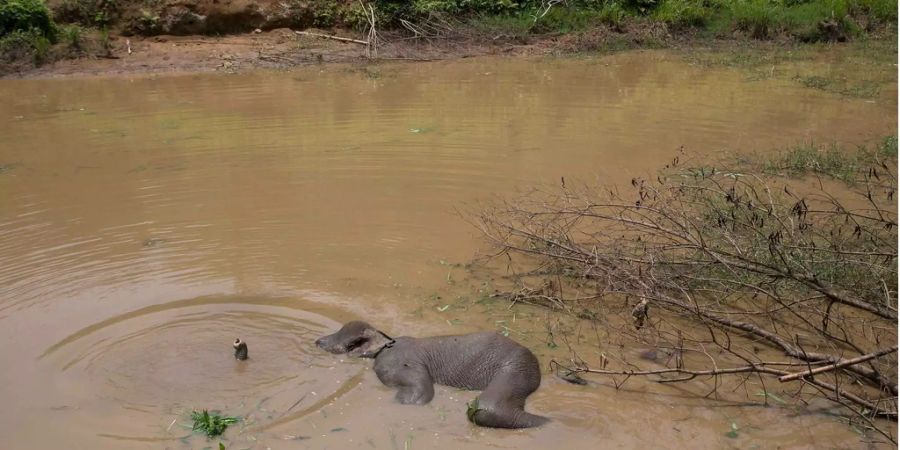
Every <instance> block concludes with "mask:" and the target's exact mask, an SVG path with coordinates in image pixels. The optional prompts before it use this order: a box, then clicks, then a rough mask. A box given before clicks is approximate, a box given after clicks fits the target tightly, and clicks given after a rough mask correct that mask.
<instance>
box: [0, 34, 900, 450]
mask: <svg viewBox="0 0 900 450" xmlns="http://www.w3.org/2000/svg"><path fill="white" fill-rule="evenodd" d="M0 98H2V99H3V102H2V104H0V165H2V166H0V167H2V169H0V343H2V344H0V361H2V366H3V369H2V371H0V386H2V389H0V405H2V408H0V448H4V449H31V448H201V447H204V446H207V445H210V446H217V441H215V440H214V441H209V442H207V441H206V440H205V438H203V437H201V436H198V435H194V436H191V433H190V430H189V429H186V428H185V426H186V425H188V422H189V419H188V417H187V416H188V414H189V412H190V411H191V410H192V409H199V408H211V409H218V410H222V411H224V412H227V413H231V414H235V415H241V416H243V417H245V421H244V422H243V423H242V424H240V425H236V426H234V427H232V428H231V429H229V431H228V433H226V440H225V442H227V444H228V446H229V448H398V449H399V448H403V449H409V448H435V449H437V448H448V449H449V448H548V447H549V448H598V447H611V448H723V447H740V448H813V447H815V448H830V447H841V448H845V447H857V446H860V445H862V444H861V441H860V436H859V435H858V434H857V433H855V432H854V430H853V429H852V428H850V427H848V426H846V424H843V423H842V422H841V421H840V420H839V419H837V418H835V417H833V416H830V415H827V414H821V413H817V412H816V411H815V410H808V409H796V408H773V407H761V406H759V405H758V403H759V402H758V401H756V402H754V401H753V400H758V399H753V398H752V395H751V398H750V399H749V400H750V401H748V402H746V403H740V402H737V403H736V402H723V401H715V400H704V399H700V398H697V397H696V396H695V395H693V394H692V393H691V392H688V391H687V390H685V389H682V388H680V387H677V386H675V387H671V386H669V387H660V386H656V385H652V384H648V383H640V382H636V383H633V384H629V385H628V388H627V389H624V390H618V391H617V390H615V389H614V388H613V387H612V386H611V384H609V383H607V382H604V381H603V380H599V381H601V382H600V383H598V384H595V385H592V386H588V387H580V386H572V385H568V384H565V383H563V382H561V381H559V380H557V379H555V378H553V377H550V376H547V377H546V378H545V379H544V382H543V385H542V387H541V389H540V390H539V391H538V392H537V393H535V394H534V395H533V396H532V397H531V398H530V400H529V403H528V408H529V409H530V410H532V411H534V412H537V413H540V414H543V415H546V416H548V417H551V418H552V419H553V422H552V423H551V424H550V425H548V426H546V427H544V428H541V429H536V430H521V431H508V430H488V429H481V428H477V427H473V426H471V425H470V424H468V423H467V422H466V420H465V402H466V401H468V400H471V399H472V398H474V397H475V395H476V394H477V393H474V392H461V391H457V390H455V389H450V388H439V389H438V390H437V395H436V398H435V401H433V402H432V403H431V404H430V405H427V406H421V407H415V406H401V405H397V404H396V403H394V402H393V401H392V392H391V391H390V390H389V389H387V388H385V387H383V386H381V384H380V383H379V382H378V381H377V379H376V377H375V376H374V374H373V372H372V370H371V368H370V367H369V366H370V363H369V362H367V361H345V360H343V359H342V358H340V357H334V356H332V355H327V354H323V352H321V351H318V350H317V349H315V348H314V346H313V344H312V342H313V340H314V339H315V337H317V336H319V335H321V334H324V333H325V332H326V331H328V330H331V329H334V328H335V327H336V326H338V324H339V323H340V322H343V321H346V320H350V319H358V318H366V319H368V320H369V321H371V322H372V323H374V324H376V325H377V326H379V327H380V328H382V329H383V330H385V331H387V332H388V333H390V334H397V335H399V334H407V335H429V334H432V335H433V334H444V333H454V332H469V331H475V330H484V329H500V328H502V327H509V326H510V323H516V325H515V328H516V329H522V330H540V329H542V327H543V321H544V320H545V319H546V316H545V315H544V313H543V312H541V311H536V310H528V309H518V312H515V311H513V312H510V310H507V308H506V307H505V305H499V306H496V305H495V307H494V308H493V309H491V308H490V307H485V308H481V309H479V308H474V307H471V308H470V307H467V306H466V305H473V304H474V303H473V301H474V300H475V299H476V298H477V295H478V294H477V293H475V292H472V291H471V290H468V291H467V290H466V289H461V288H459V289H457V288H458V287H459V286H462V285H464V284H465V283H464V281H463V278H464V277H465V272H464V271H463V270H462V269H460V268H459V267H457V266H456V265H455V264H458V263H465V262H466V261H468V260H470V259H471V258H472V257H473V256H474V255H475V254H476V252H477V251H478V250H479V249H482V248H484V246H483V243H482V241H480V240H479V237H478V235H477V233H476V232H475V231H474V229H473V228H472V227H471V226H470V225H469V224H468V223H466V221H465V220H463V218H461V217H460V215H459V213H458V211H459V210H460V209H464V208H466V207H470V206H472V205H476V204H478V203H479V202H484V201H488V200H490V199H491V198H492V197H493V196H495V195H498V194H499V195H505V194H511V193H513V192H515V191H516V190H517V189H526V188H527V187H528V186H531V185H533V184H535V183H547V184H555V183H559V182H560V180H561V178H565V180H566V181H567V182H569V183H573V182H600V183H604V184H614V183H625V182H627V181H628V180H629V179H630V178H631V177H633V176H640V175H647V174H651V173H653V171H654V170H655V168H657V167H659V166H661V165H663V164H665V163H667V162H668V161H669V160H671V158H672V157H673V156H674V155H675V154H676V150H677V149H678V148H679V147H681V146H684V147H685V148H686V149H688V151H690V152H692V153H693V154H694V155H700V157H701V158H715V157H721V156H722V155H723V154H728V153H729V152H734V151H759V152H762V151H769V150H771V149H772V148H777V147H782V146H786V145H790V144H793V143H796V142H799V141H804V140H816V141H823V142H829V141H833V140H834V141H839V142H845V143H862V142H865V141H866V140H867V139H870V138H872V137H873V136H877V135H881V134H887V133H891V132H892V131H893V130H895V129H896V124H897V116H896V109H895V104H896V98H893V99H888V100H887V101H879V102H867V101H862V100H852V99H843V98H840V97H837V96H834V95H831V94H826V93H821V92H817V91H813V90H809V89H804V88H801V87H798V86H795V85H791V84H785V83H780V82H774V81H770V82H747V81H746V80H744V77H743V76H741V74H739V73H737V72H731V71H719V70H709V69H700V68H696V67H691V66H689V65H686V64H684V63H683V62H681V61H680V60H679V59H678V58H676V57H673V56H670V55H668V54H666V53H659V52H641V53H630V54H622V55H617V56H609V57H598V58H587V59H562V60H559V59H549V60H546V59H544V60H536V59H474V60H465V61H455V62H440V63H428V64H416V65H381V66H374V67H369V68H366V69H360V68H355V67H349V66H348V67H344V66H337V67H327V68H307V69H301V70H296V71H292V72H283V73H250V74H242V75H233V76H228V75H202V76H158V77H149V76H144V77H138V78H126V77H122V78H93V79H72V80H21V81H4V82H2V83H0ZM454 289H455V290H454ZM450 299H452V301H451V300H450ZM444 303H446V304H447V305H449V304H450V303H453V305H454V306H452V307H447V305H442V304H444ZM460 305H462V306H460ZM510 316H511V317H510ZM498 317H502V318H505V319H503V320H498ZM516 321H518V322H516ZM538 334H539V333H536V332H535V333H527V332H521V333H518V332H517V333H514V334H513V337H518V338H520V340H521V341H523V342H524V343H525V344H526V345H528V346H529V347H531V348H533V349H534V350H535V351H536V352H537V353H538V355H539V357H540V358H541V360H542V362H544V363H546V362H547V361H548V360H549V358H550V357H551V356H560V355H562V356H565V355H564V354H561V353H559V352H560V351H561V350H557V353H554V350H552V349H548V348H547V346H546V345H545V344H544V343H543V341H542V340H541V338H540V337H536V336H537V335H538ZM235 337H240V338H242V339H244V340H246V341H247V342H248V343H249V345H250V357H251V358H250V360H249V361H247V362H246V363H241V362H236V361H235V360H234V359H233V358H232V356H231V342H232V341H233V339H234V338H235ZM732 423H734V424H735V425H736V426H738V427H739V431H738V438H737V439H734V438H729V437H727V436H726V433H727V432H728V431H730V430H731V427H732ZM188 426H189V425H188Z"/></svg>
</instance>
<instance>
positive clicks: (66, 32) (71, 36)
mask: <svg viewBox="0 0 900 450" xmlns="http://www.w3.org/2000/svg"><path fill="white" fill-rule="evenodd" d="M60 32H61V34H62V40H63V42H65V43H66V45H68V46H69V47H72V48H73V49H75V50H81V44H82V40H83V35H84V30H83V29H82V28H81V27H80V26H78V25H77V24H73V25H67V26H64V27H61V28H60Z"/></svg>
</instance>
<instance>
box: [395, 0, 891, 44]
mask: <svg viewBox="0 0 900 450" xmlns="http://www.w3.org/2000/svg"><path fill="white" fill-rule="evenodd" d="M378 4H379V6H380V7H384V8H386V10H390V11H392V13H391V15H392V17H406V18H411V17H412V18H415V17H421V16H424V15H427V14H431V13H444V14H450V15H453V16H454V17H456V18H461V19H463V20H464V21H465V20H469V21H471V22H472V23H473V24H474V25H476V27H480V28H484V29H489V30H494V31H495V32H496V31H500V33H502V34H508V35H514V36H519V35H525V34H528V33H548V32H559V33H568V32H573V31H580V30H585V29H588V28H591V27H595V26H597V25H602V24H605V25H613V26H616V27H619V26H620V25H621V24H622V23H624V22H626V21H627V20H630V19H635V18H640V17H648V18H650V19H653V20H655V21H659V22H663V23H665V24H667V25H669V26H670V27H674V28H676V29H678V28H697V29H700V30H706V31H707V32H708V33H709V34H712V35H716V36H722V37H726V36H730V35H731V34H732V33H733V32H735V31H738V32H741V33H744V34H745V35H747V36H750V37H752V38H757V39H772V38H776V37H779V36H785V37H790V38H794V39H797V40H801V41H806V42H816V41H835V40H839V41H843V40H848V39H851V38H853V37H857V36H859V35H861V34H864V33H865V32H866V31H867V30H865V29H863V28H861V27H860V25H859V23H863V24H864V26H865V27H867V28H871V27H872V26H873V25H874V24H880V25H883V26H887V27H893V28H894V29H895V28H896V20H897V13H896V10H897V0H569V1H568V2H567V3H565V4H562V3H559V4H556V5H554V6H553V7H552V8H550V9H549V11H547V12H546V14H544V12H545V6H542V5H545V4H544V3H542V2H540V1H537V0H519V1H513V0H503V1H488V0H415V1H413V2H410V3H408V4H406V5H407V6H403V5H404V3H402V2H400V1H399V0H381V2H379V3H378ZM542 14H543V15H542ZM536 18H537V19H536Z"/></svg>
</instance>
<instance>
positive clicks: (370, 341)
mask: <svg viewBox="0 0 900 450" xmlns="http://www.w3.org/2000/svg"><path fill="white" fill-rule="evenodd" d="M393 343H394V340H393V339H391V338H389V337H387V335H385V334H384V333H382V332H380V331H378V330H376V329H374V328H367V329H366V330H365V331H364V332H363V334H362V336H360V337H358V338H356V339H355V340H354V341H353V342H351V344H350V346H349V347H350V351H348V352H347V354H348V355H350V356H355V357H357V358H374V357H375V356H377V355H378V352H380V351H381V350H383V349H384V348H385V347H390V346H391V345H392V344H393Z"/></svg>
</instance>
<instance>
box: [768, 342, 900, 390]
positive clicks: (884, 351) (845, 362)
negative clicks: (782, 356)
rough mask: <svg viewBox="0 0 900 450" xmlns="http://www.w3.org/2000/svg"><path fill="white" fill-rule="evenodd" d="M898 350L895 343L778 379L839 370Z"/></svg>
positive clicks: (789, 378) (782, 379)
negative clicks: (875, 350) (889, 346)
mask: <svg viewBox="0 0 900 450" xmlns="http://www.w3.org/2000/svg"><path fill="white" fill-rule="evenodd" d="M896 351H897V346H896V345H895V346H893V347H891V348H885V349H882V350H879V351H877V352H873V353H869V354H867V355H863V356H859V357H856V358H852V359H845V360H843V361H840V362H837V363H834V364H831V365H828V366H824V367H818V368H815V369H812V370H806V371H803V372H797V373H791V374H787V375H783V376H780V377H778V381H781V382H782V383H784V382H785V381H791V380H796V379H798V378H803V377H807V376H810V375H816V374H820V373H824V372H831V371H832V370H837V369H841V368H843V367H847V366H852V365H854V364H859V363H862V362H866V361H868V360H870V359H875V358H878V357H880V356H884V355H887V354H888V353H894V352H896Z"/></svg>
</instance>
